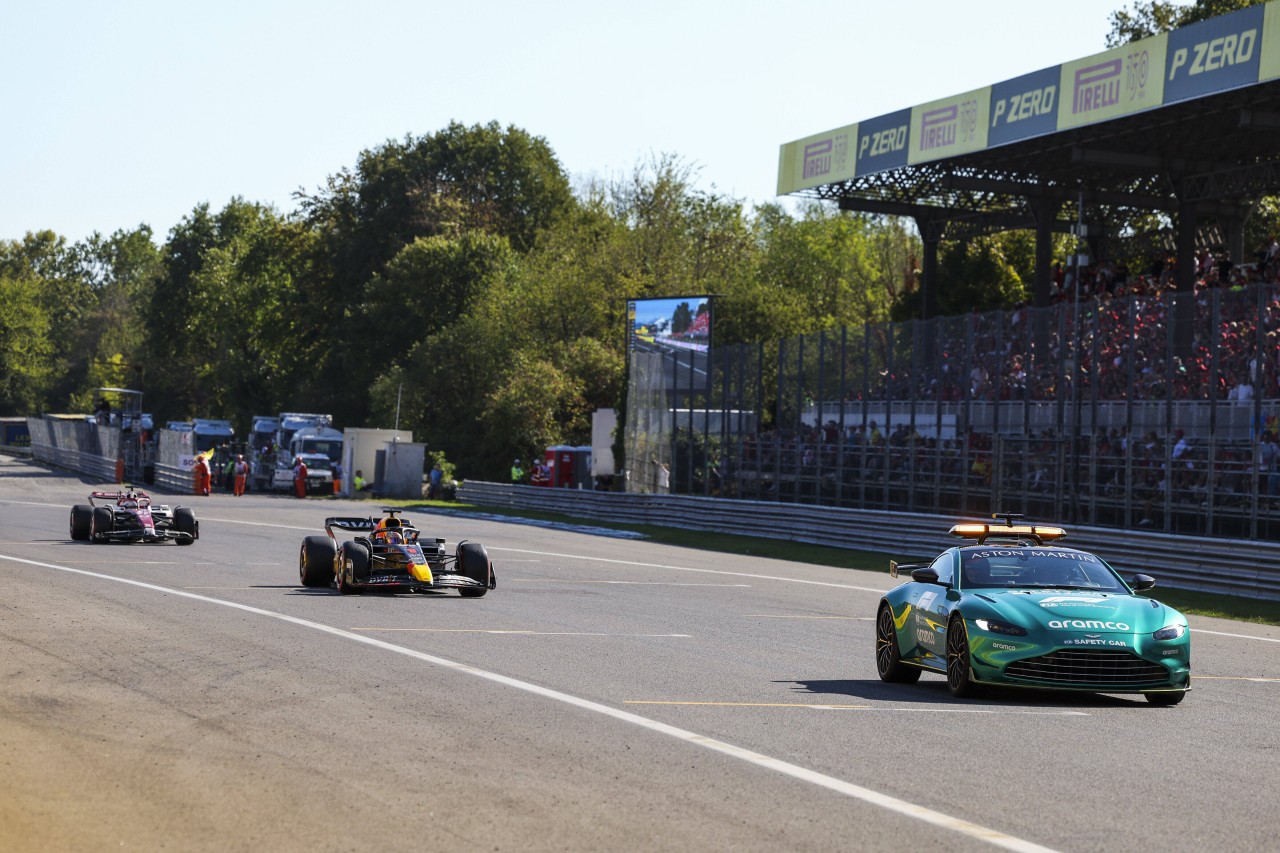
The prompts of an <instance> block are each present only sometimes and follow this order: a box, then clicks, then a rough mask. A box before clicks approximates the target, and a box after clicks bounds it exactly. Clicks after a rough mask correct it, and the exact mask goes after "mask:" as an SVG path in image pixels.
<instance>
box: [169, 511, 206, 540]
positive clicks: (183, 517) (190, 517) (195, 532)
mask: <svg viewBox="0 0 1280 853" xmlns="http://www.w3.org/2000/svg"><path fill="white" fill-rule="evenodd" d="M173 529H174V530H176V531H178V532H179V533H190V534H191V538H190V539H187V538H186V537H183V538H181V539H175V540H174V541H175V542H177V543H178V544H179V545H190V544H191V543H192V542H194V541H195V540H196V539H199V538H200V526H199V524H197V523H196V514H195V513H194V512H193V511H192V510H191V508H190V507H185V506H180V507H175V508H174V510H173Z"/></svg>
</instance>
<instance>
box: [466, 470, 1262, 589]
mask: <svg viewBox="0 0 1280 853" xmlns="http://www.w3.org/2000/svg"><path fill="white" fill-rule="evenodd" d="M458 497H459V499H460V500H463V501H466V502H468V503H474V504H478V505H481V506H494V507H512V508H517V509H530V510H537V511H541V512H555V513H561V514H564V515H571V516H575V517H578V518H590V519H597V520H605V521H625V522H626V523H629V524H651V525H656V526H660V527H675V528H678V529H682V530H704V531H708V532H712V533H728V534H733V535H738V536H761V537H765V538H768V539H788V540H791V541H795V542H806V543H810V544H814V545H827V546H831V547H836V548H850V549H856V550H860V551H881V552H884V553H886V554H890V555H893V556H894V557H896V558H898V559H921V558H924V559H928V558H931V557H934V556H936V555H937V554H938V552H939V551H941V550H943V549H944V548H948V547H950V546H951V545H954V544H956V543H957V542H958V541H959V540H957V539H955V538H954V537H951V536H948V535H947V533H946V531H947V530H949V529H950V527H951V525H952V524H954V523H955V521H956V520H957V519H956V517H954V516H943V515H922V514H916V513H898V512H883V511H877V510H856V509H842V508H839V507H822V506H813V505H809V504H780V503H773V502H769V501H747V500H732V499H727V498H709V497H698V496H691V495H654V494H625V493H621V492H596V491H587V490H579V489H545V488H538V487H535V486H524V485H508V484H502V483H483V482H476V481H473V480H468V481H467V482H466V483H464V484H463V485H462V487H460V488H459V490H458ZM975 520H978V519H975ZM1037 520H1038V521H1049V522H1051V521H1053V519H1037ZM1067 530H1068V532H1069V534H1070V537H1069V538H1068V540H1067V543H1068V544H1070V545H1074V546H1077V547H1079V548H1081V549H1084V550H1086V551H1093V552H1095V553H1097V554H1098V555H1099V556H1100V557H1102V558H1103V559H1105V560H1107V561H1108V562H1109V563H1111V564H1112V565H1113V566H1115V567H1116V568H1117V569H1118V570H1120V572H1121V573H1122V574H1125V575H1128V574H1131V573H1134V572H1142V573H1144V574H1150V575H1152V576H1153V577H1155V578H1156V580H1157V581H1158V583H1159V585H1160V586H1163V587H1167V588H1170V589H1182V590H1194V591H1200V592H1215V593H1222V594H1228V595H1237V596H1242V597H1245V598H1258V599H1267V600H1272V601H1277V600H1280V543H1270V542H1259V541H1247V540H1234V539H1208V538H1201V537H1195V536H1170V535H1165V534H1160V533H1150V532H1146V531H1120V530H1114V529H1109V528H1100V527H1076V526H1071V525H1069V526H1068V527H1067ZM885 569H886V571H887V569H888V566H887V565H886V566H885ZM1157 588H1158V587H1157Z"/></svg>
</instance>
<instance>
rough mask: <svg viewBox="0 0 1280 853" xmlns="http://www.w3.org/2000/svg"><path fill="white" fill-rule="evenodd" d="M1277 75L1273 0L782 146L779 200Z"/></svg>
mask: <svg viewBox="0 0 1280 853" xmlns="http://www.w3.org/2000/svg"><path fill="white" fill-rule="evenodd" d="M1277 78H1280V0H1272V2H1270V3H1266V4H1265V5H1259V6H1251V7H1249V8H1247V9H1241V10H1240V11H1237V12H1232V13H1231V14H1228V15H1221V16H1219V17H1216V18H1211V19H1209V20H1207V21H1202V22H1200V23H1198V24H1193V25H1191V26H1189V27H1183V28H1181V29H1177V30H1174V31H1172V32H1169V33H1162V34H1160V35H1158V36H1153V37H1151V38H1148V39H1143V40H1142V41H1137V42H1133V43H1131V44H1127V45H1124V46H1123V47H1117V48H1113V49H1112V50H1108V51H1106V52H1104V53H1099V54H1096V55H1094V56H1090V57H1086V58H1084V59H1079V60H1076V61H1074V62H1067V63H1064V64H1062V65H1057V66H1054V67H1051V68H1045V69H1042V70H1040V71H1036V72H1033V73H1031V74H1026V75H1023V76H1021V77H1016V78H1014V79H1012V80H1006V81H1004V82H1003V83H997V84H995V85H993V86H987V87H984V88H982V89H976V90H974V91H972V92H965V93H963V94H960V95H954V96H952V97H950V98H943V99H941V100H938V101H932V102H930V103H927V104H921V105H920V106H917V107H912V108H910V109H905V110H900V111H898V112H895V113H890V114H889V115H884V116H880V117H879V118H873V119H870V120H868V121H864V122H859V123H858V124H851V125H847V126H845V127H841V128H837V129H836V130H832V131H828V132H826V133H819V134H815V135H814V136H809V137H806V138H804V139H800V140H797V141H795V142H788V143H787V144H785V145H783V146H782V150H781V153H780V155H779V158H778V194H779V195H786V194H788V193H794V192H799V191H801V190H806V189H812V188H814V187H819V186H822V185H824V184H832V183H838V182H840V181H845V180H849V179H850V178H854V177H857V176H859V175H868V174H873V173H875V172H883V171H887V170H889V169H895V168H900V167H902V166H906V165H915V164H917V163H927V162H930V161H932V160H941V159H944V158H947V157H955V156H958V155H961V154H969V153H972V152H975V151H982V150H985V149H988V148H996V147H998V146H1001V145H1008V144H1009V143H1012V142H1019V141H1021V140H1024V139H1030V138H1032V137H1036V136H1043V135H1045V134H1048V133H1053V132H1055V131H1058V130H1068V129H1071V128H1075V127H1082V126H1084V125H1089V124H1095V123H1097V122H1103V121H1109V120H1110V119H1114V118H1119V117H1121V116H1125V115H1130V114H1132V113H1137V112H1141V111H1143V110H1150V109H1155V108H1157V107H1161V106H1164V105H1165V104H1174V103H1178V102H1180V101H1186V100H1189V99H1192V98H1202V97H1205V96H1208V95H1212V94H1216V93H1218V92H1225V91H1228V90H1231V89H1238V88H1241V87H1244V86H1251V85H1254V84H1257V83H1262V82H1266V81H1268V80H1274V79H1277Z"/></svg>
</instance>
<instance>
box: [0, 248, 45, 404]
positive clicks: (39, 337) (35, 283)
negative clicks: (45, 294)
mask: <svg viewBox="0 0 1280 853" xmlns="http://www.w3.org/2000/svg"><path fill="white" fill-rule="evenodd" d="M40 297H41V293H40V281H39V280H38V279H36V278H35V277H33V276H30V275H28V276H25V277H18V276H14V275H12V274H11V273H9V272H0V415H6V416H8V415H29V414H34V413H36V412H38V411H39V410H40V409H41V408H43V405H42V404H43V403H44V400H45V399H46V395H47V394H48V391H49V387H50V383H51V380H52V367H51V364H50V361H51V358H52V356H53V353H54V346H53V342H52V341H51V340H50V337H49V332H50V323H49V315H48V312H47V311H45V310H44V307H43V306H42V305H41V298H40Z"/></svg>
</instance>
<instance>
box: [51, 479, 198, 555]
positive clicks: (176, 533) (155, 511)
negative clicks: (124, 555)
mask: <svg viewBox="0 0 1280 853" xmlns="http://www.w3.org/2000/svg"><path fill="white" fill-rule="evenodd" d="M95 501H114V502H115V504H114V506H112V505H107V506H99V505H98V504H97V503H95ZM71 538H72V539H76V540H79V541H83V540H86V539H87V540H89V541H90V542H93V543H97V544H101V543H103V542H147V543H152V542H169V541H173V542H177V543H178V544H179V545H190V544H191V543H192V542H195V541H196V540H197V539H199V538H200V522H198V521H196V514H195V513H194V512H192V511H191V509H190V508H188V507H185V506H180V507H176V508H174V509H170V508H169V506H168V504H153V503H152V502H151V496H150V495H148V494H147V493H146V492H142V491H134V490H133V487H132V486H129V487H127V490H126V491H123V492H94V493H92V494H91V495H89V503H87V504H76V505H75V506H73V507H71Z"/></svg>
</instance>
